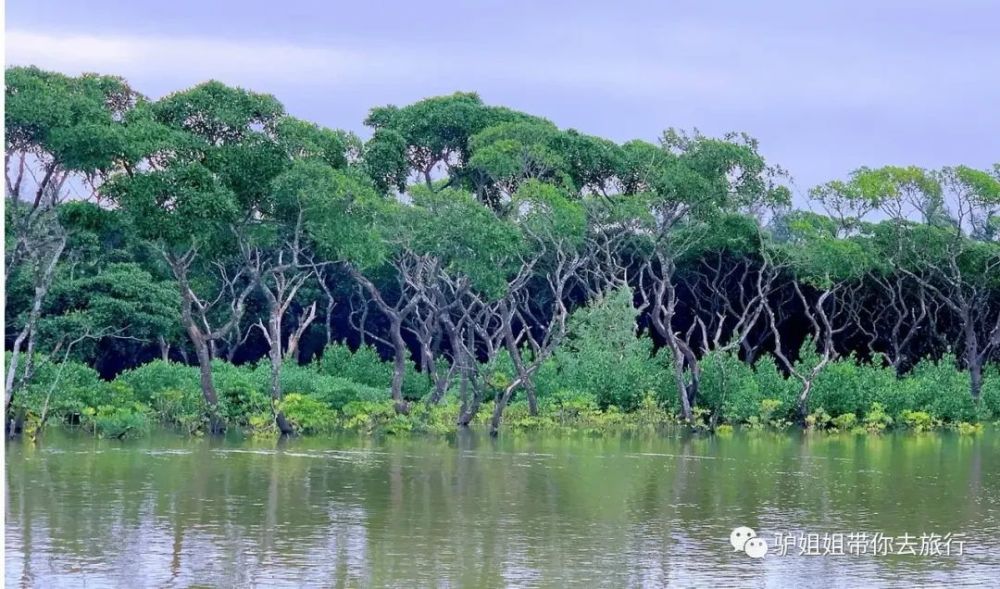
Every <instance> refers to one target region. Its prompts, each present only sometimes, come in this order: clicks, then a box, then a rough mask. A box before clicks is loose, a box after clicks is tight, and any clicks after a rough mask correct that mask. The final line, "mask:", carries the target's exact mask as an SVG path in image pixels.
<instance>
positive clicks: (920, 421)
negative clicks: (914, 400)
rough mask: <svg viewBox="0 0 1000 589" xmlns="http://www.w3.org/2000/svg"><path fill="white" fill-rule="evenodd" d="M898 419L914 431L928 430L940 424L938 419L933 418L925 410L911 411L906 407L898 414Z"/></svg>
mask: <svg viewBox="0 0 1000 589" xmlns="http://www.w3.org/2000/svg"><path fill="white" fill-rule="evenodd" d="M900 419H901V420H902V422H903V424H905V425H906V427H907V428H909V429H911V430H913V431H915V432H924V431H928V430H931V429H934V428H935V427H938V426H939V425H941V422H940V421H938V420H936V419H934V417H932V416H931V414H930V413H927V412H926V411H912V410H909V409H907V410H905V411H903V413H902V414H901V415H900Z"/></svg>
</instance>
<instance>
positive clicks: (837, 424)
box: [832, 413, 858, 432]
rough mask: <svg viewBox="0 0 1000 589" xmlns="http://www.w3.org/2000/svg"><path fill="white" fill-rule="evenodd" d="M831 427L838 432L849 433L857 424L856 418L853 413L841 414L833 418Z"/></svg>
mask: <svg viewBox="0 0 1000 589" xmlns="http://www.w3.org/2000/svg"><path fill="white" fill-rule="evenodd" d="M832 423H833V427H834V429H836V430H837V431H839V432H849V431H851V430H853V429H854V427H855V426H856V425H857V424H858V416H857V415H855V414H853V413H842V414H840V415H838V416H837V417H834V418H833V422H832Z"/></svg>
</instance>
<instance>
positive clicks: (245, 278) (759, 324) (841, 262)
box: [5, 67, 1000, 434]
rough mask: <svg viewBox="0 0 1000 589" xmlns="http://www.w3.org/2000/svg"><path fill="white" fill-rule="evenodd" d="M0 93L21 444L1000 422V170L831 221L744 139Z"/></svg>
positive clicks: (37, 76)
mask: <svg viewBox="0 0 1000 589" xmlns="http://www.w3.org/2000/svg"><path fill="white" fill-rule="evenodd" d="M6 82H7V89H6V111H5V122H6V128H7V136H6V144H5V167H6V195H7V198H6V217H5V243H6V256H5V279H6V289H5V308H6V310H7V322H6V335H5V348H6V351H7V354H6V361H7V364H6V374H5V385H6V386H5V391H6V395H5V413H6V416H7V419H6V420H5V421H6V422H7V427H8V429H9V430H12V431H13V430H18V429H22V428H25V427H27V426H28V425H30V426H31V427H41V426H44V424H45V423H46V422H47V421H49V420H52V421H56V420H60V421H63V422H70V423H78V422H85V421H87V420H88V419H90V420H95V419H97V418H98V417H101V416H102V415H103V418H105V419H106V421H107V422H109V423H111V422H125V423H128V422H129V420H131V419H133V418H135V417H136V414H139V413H142V412H143V411H147V410H150V409H151V408H157V409H156V412H158V414H159V415H160V416H164V415H172V416H174V417H178V416H181V415H183V419H180V418H179V417H178V419H174V421H176V422H183V423H184V424H185V427H188V429H190V430H191V431H205V432H213V433H217V432H221V431H223V430H225V429H226V428H227V427H229V426H241V427H258V428H265V429H266V428H273V429H274V430H275V431H277V432H280V433H282V434H291V433H295V432H300V431H307V430H311V429H322V427H321V426H316V425H315V424H317V423H319V424H322V423H327V422H330V423H332V422H334V421H336V420H337V419H340V420H341V421H343V420H345V419H346V420H348V421H349V420H350V419H352V418H357V417H358V416H359V415H365V416H368V415H369V413H375V412H381V413H379V414H380V415H382V417H383V418H384V421H386V422H391V421H392V420H393V419H395V418H396V417H397V416H399V417H400V419H405V416H408V415H412V414H414V413H418V414H422V415H426V414H427V412H428V411H436V410H437V409H435V408H442V409H440V414H439V415H438V418H440V419H443V420H444V421H447V422H448V423H449V424H450V426H451V427H462V426H466V425H470V424H473V423H480V422H483V423H485V424H487V425H488V427H489V428H490V430H491V432H493V433H496V432H497V431H498V429H499V427H500V425H501V423H502V421H503V420H504V418H505V413H506V412H507V411H508V408H509V407H511V406H512V405H517V406H518V409H517V411H520V412H523V413H524V414H526V416H527V418H540V417H545V416H547V415H548V416H551V415H553V413H552V412H553V411H558V412H559V415H560V416H564V415H565V414H566V411H567V407H577V408H579V407H588V408H596V409H597V410H600V411H601V412H607V410H608V409H609V408H611V407H615V408H618V409H620V410H624V411H626V412H628V411H645V414H646V415H655V416H656V417H655V419H657V420H663V419H664V418H663V416H664V415H668V414H669V415H671V416H672V418H674V419H676V420H678V421H680V422H683V423H687V424H692V425H697V426H699V427H705V428H708V429H716V428H717V427H718V426H719V425H722V424H754V423H756V424H760V423H763V422H768V423H769V422H775V423H790V422H798V423H803V424H806V425H812V426H816V424H817V422H819V425H820V426H822V427H833V428H838V429H840V428H848V429H849V428H850V427H851V426H852V425H854V423H859V424H860V423H869V422H870V423H871V424H872V428H874V429H878V427H879V426H878V424H882V427H885V426H886V425H887V424H890V423H893V422H897V423H898V422H906V423H910V422H912V423H914V424H916V425H915V427H922V426H925V425H928V424H930V423H932V422H933V421H935V420H938V421H942V420H943V421H948V422H954V423H960V422H972V421H977V420H983V419H994V418H997V417H1000V373H998V369H997V361H998V360H1000V164H997V165H995V166H994V167H993V168H992V169H988V170H980V169H974V168H970V167H967V166H960V165H959V166H954V167H945V168H941V169H936V170H926V169H921V168H918V167H897V166H885V167H876V168H862V169H859V170H856V171H854V172H852V173H851V174H850V176H849V177H848V178H847V179H846V180H835V181H831V182H828V183H825V184H823V185H820V186H817V187H814V188H813V189H812V190H810V192H809V196H810V207H812V208H814V209H815V210H821V211H823V213H817V212H813V211H809V210H803V209H797V208H795V207H794V206H793V203H792V199H791V193H790V191H789V189H788V187H787V185H788V176H787V174H786V172H785V171H784V170H782V169H781V168H780V167H778V166H776V165H774V164H772V163H770V162H767V161H765V159H764V158H763V157H762V156H761V154H760V151H759V146H758V144H757V142H756V141H755V140H754V139H753V138H752V137H750V136H748V135H746V134H741V133H733V134H728V135H726V136H723V137H721V138H713V137H707V136H704V135H701V134H700V133H697V132H693V133H684V132H680V131H676V130H672V129H670V130H667V131H665V132H664V133H663V135H662V136H661V139H660V142H659V143H658V144H653V143H648V142H644V141H638V140H637V141H630V142H626V143H624V144H616V143H614V142H611V141H608V140H605V139H602V138H599V137H593V136H589V135H585V134H582V133H579V132H576V131H574V130H565V129H560V128H558V127H557V126H556V125H554V124H552V123H551V122H549V121H547V120H545V119H543V118H540V117H536V116H533V115H529V114H526V113H521V112H517V111H514V110H510V109H507V108H504V107H497V106H490V105H487V104H485V103H484V102H483V101H482V100H481V99H480V98H479V97H478V96H477V95H475V94H469V93H456V94H453V95H450V96H442V97H435V98H428V99H425V100H422V101H419V102H416V103H414V104H411V105H408V106H404V107H396V106H385V107H376V108H373V109H372V110H371V111H370V113H369V116H368V118H367V119H366V120H365V124H366V126H367V127H369V128H370V129H371V136H370V138H368V139H367V140H364V141H363V140H361V139H360V138H358V137H357V136H355V135H353V134H351V133H347V132H344V131H338V130H331V129H326V128H323V127H320V126H317V125H315V124H312V123H309V122H307V121H302V120H299V119H296V118H294V117H292V116H290V115H288V114H287V113H286V112H285V110H284V107H283V106H282V105H281V104H280V103H279V102H278V101H277V100H276V99H275V98H274V97H273V96H270V95H267V94H261V93H256V92H252V91H248V90H244V89H240V88H233V87H228V86H225V85H223V84H221V83H218V82H206V83H204V84H200V85H198V86H195V87H194V88H191V89H187V90H183V91H179V92H176V93H173V94H170V95H167V96H165V97H163V98H161V99H158V100H149V99H147V98H145V97H144V96H142V95H141V94H139V93H138V92H136V91H135V90H133V89H132V88H131V87H130V86H129V85H128V84H127V82H126V81H124V80H123V79H121V78H117V77H114V76H101V75H84V76H79V77H68V76H64V75H62V74H57V73H52V72H45V71H42V70H38V69H36V68H22V67H19V68H9V69H7V70H6ZM343 342H347V343H348V344H349V346H345V345H344V343H343ZM369 346H371V347H369ZM383 357H384V358H385V359H386V361H385V362H383V361H382V358H383ZM154 359H159V360H158V361H156V362H151V361H153V360H154ZM233 363H235V364H239V365H244V366H242V367H237V366H232V364H233ZM300 364H303V365H308V366H299V365H300ZM182 365H183V366H182ZM189 367H191V368H189ZM193 367H197V371H196V373H195V369H194V368H193ZM122 371H125V372H124V373H123V372H122ZM98 373H100V375H102V376H104V377H107V378H109V379H110V378H112V377H114V376H116V375H119V373H122V374H121V375H120V376H119V377H118V378H116V379H114V380H113V381H110V382H105V381H101V382H98V380H97V374H98ZM74 379H76V380H74ZM324 379H327V380H324ZM329 379H334V380H336V382H334V380H329ZM838 379H839V380H838ZM323 387H325V388H323ZM67 391H75V392H67ZM174 397H176V398H174ZM171 399H173V400H171ZM168 401H169V403H168ZM171 403H172V405H171ZM364 403H370V404H372V405H371V406H370V407H369V409H371V411H367V412H366V411H364V410H362V409H363V404H364ZM574 403H576V404H577V405H574ZM352 404H353V405H352ZM167 405H170V407H174V408H175V409H176V408H182V409H177V410H176V411H175V410H174V409H170V410H168V409H165V407H166V406H167ZM554 407H557V408H558V409H553V408H554ZM375 408H377V410H376V409H375ZM484 409H485V410H486V411H485V412H484ZM102 411H103V413H102ZM352 412H353V413H352ZM880 412H882V413H884V414H885V418H882V417H881V416H880V415H881V414H880ZM483 413H485V414H483ZM577 413H579V411H577ZM605 414H606V413H605ZM852 415H853V416H854V420H855V421H854V422H852V420H851V418H850V417H847V416H852ZM924 415H926V416H927V417H926V420H925V418H924V417H923V416H924ZM441 416H446V417H441ZM171 419H173V418H171ZM755 420H756V421H755ZM836 420H841V421H840V422H837V423H835V421H836ZM362 421H364V420H362ZM925 421H926V422H927V423H924V422H925ZM306 422H308V423H310V424H313V425H314V426H315V427H312V426H309V425H305V424H306ZM838 423H839V425H838ZM26 424H27V425H26ZM112 429H113V428H112ZM118 429H121V428H118Z"/></svg>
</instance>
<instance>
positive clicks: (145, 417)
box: [81, 403, 149, 439]
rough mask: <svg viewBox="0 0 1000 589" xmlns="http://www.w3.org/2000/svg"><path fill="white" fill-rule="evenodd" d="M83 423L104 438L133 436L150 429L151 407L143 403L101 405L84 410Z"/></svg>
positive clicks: (140, 434) (142, 433)
mask: <svg viewBox="0 0 1000 589" xmlns="http://www.w3.org/2000/svg"><path fill="white" fill-rule="evenodd" d="M81 417H82V418H81V423H82V424H83V425H84V427H86V428H88V429H89V430H90V431H92V432H94V435H97V436H100V437H102V438H115V439H124V438H133V437H139V436H142V435H144V434H145V433H146V432H147V431H148V429H149V408H148V407H147V406H145V405H143V404H142V403H131V404H128V405H125V406H112V405H101V406H99V407H87V408H86V409H84V410H83V415H82V416H81Z"/></svg>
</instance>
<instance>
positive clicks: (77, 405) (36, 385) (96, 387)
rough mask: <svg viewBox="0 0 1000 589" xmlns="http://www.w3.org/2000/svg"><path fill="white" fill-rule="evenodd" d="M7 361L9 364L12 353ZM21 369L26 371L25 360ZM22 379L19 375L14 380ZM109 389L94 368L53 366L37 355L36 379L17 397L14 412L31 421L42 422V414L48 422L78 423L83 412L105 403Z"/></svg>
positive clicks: (75, 364) (67, 364)
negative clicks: (67, 421)
mask: <svg viewBox="0 0 1000 589" xmlns="http://www.w3.org/2000/svg"><path fill="white" fill-rule="evenodd" d="M6 361H7V362H8V363H9V362H10V353H9V352H8V353H7V354H6ZM20 366H21V368H22V369H23V367H24V361H23V360H22V362H21V365H20ZM20 376H21V374H20V373H19V374H17V375H16V376H15V378H20ZM106 389H107V383H105V382H104V381H102V380H101V379H100V376H99V375H98V374H97V371H95V370H94V369H93V368H90V367H89V366H87V365H85V364H82V363H80V362H76V361H73V360H69V361H67V362H52V361H51V360H50V358H48V357H47V356H44V355H41V354H37V355H36V356H35V357H34V374H33V377H32V379H31V381H30V382H28V383H27V384H26V386H24V387H23V388H21V389H20V390H19V391H18V392H17V394H16V395H15V396H14V398H13V400H12V411H13V412H14V413H16V414H19V415H20V416H21V417H23V418H24V419H25V420H28V421H30V420H31V419H32V418H34V419H36V420H40V419H41V415H42V413H43V412H45V413H46V420H47V421H48V422H59V421H65V420H76V419H78V418H79V416H80V415H81V414H82V411H83V409H84V408H86V407H91V406H96V405H98V404H101V403H103V402H105V400H106V398H107V395H108V391H107V390H106ZM46 402H47V404H48V405H47V407H46Z"/></svg>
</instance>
